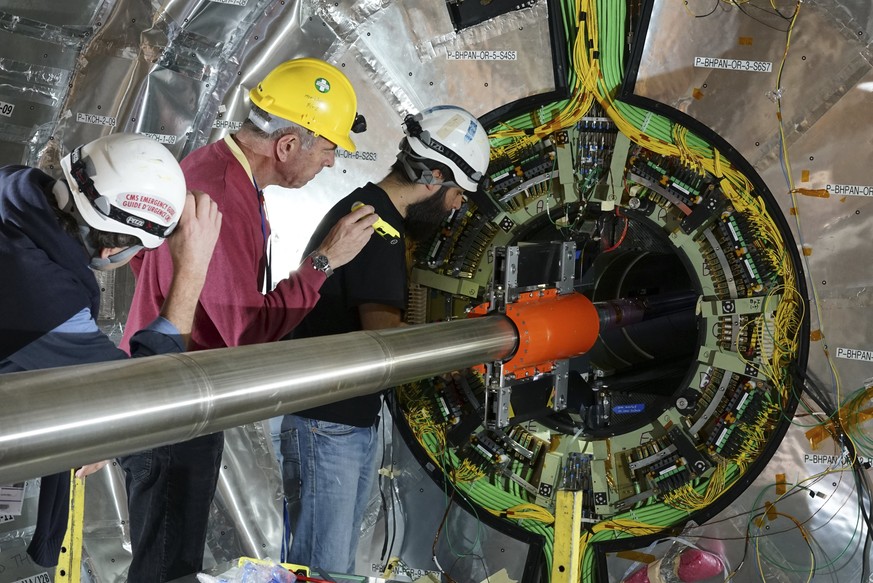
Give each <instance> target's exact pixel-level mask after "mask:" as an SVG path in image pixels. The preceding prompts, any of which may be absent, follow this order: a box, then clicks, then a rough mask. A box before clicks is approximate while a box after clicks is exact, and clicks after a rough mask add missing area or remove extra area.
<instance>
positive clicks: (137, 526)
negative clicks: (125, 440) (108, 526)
mask: <svg viewBox="0 0 873 583" xmlns="http://www.w3.org/2000/svg"><path fill="white" fill-rule="evenodd" d="M223 450H224V433H221V432H219V433H213V434H212V435H205V436H203V437H198V438H196V439H192V440H190V441H185V442H182V443H177V444H174V445H168V446H164V447H159V448H156V449H150V450H147V451H142V452H138V453H135V454H132V455H129V456H124V457H121V458H118V463H119V464H120V465H121V467H122V468H123V469H124V473H125V483H126V485H127V504H128V512H129V514H130V542H131V546H132V552H133V560H132V561H131V564H130V569H129V570H128V572H127V581H128V583H164V582H165V581H169V580H172V579H177V578H179V577H183V576H185V575H190V574H192V573H197V572H198V571H200V570H202V568H203V551H204V546H205V544H206V528H207V526H208V522H209V508H210V506H211V505H212V498H213V497H214V495H215V487H216V485H217V483H218V473H219V470H220V468H221V453H222V451H223Z"/></svg>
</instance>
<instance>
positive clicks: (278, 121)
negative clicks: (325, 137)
mask: <svg viewBox="0 0 873 583" xmlns="http://www.w3.org/2000/svg"><path fill="white" fill-rule="evenodd" d="M243 125H244V126H247V127H248V129H249V130H250V131H252V132H254V133H255V134H257V135H258V136H259V137H261V138H264V139H267V140H277V139H279V138H281V137H282V136H285V135H288V134H294V135H295V136H297V137H298V138H299V139H300V145H301V147H302V148H303V149H304V150H308V149H310V148H311V147H312V146H313V145H315V139H316V137H317V136H316V135H315V134H314V133H313V132H312V131H310V130H308V129H306V128H305V127H303V126H302V125H300V124H296V123H294V122H293V121H289V120H287V119H285V118H281V117H278V116H275V115H272V114H270V113H268V112H266V111H264V110H263V109H261V108H260V107H258V106H257V105H252V110H251V112H249V117H248V119H246V120H245V122H243Z"/></svg>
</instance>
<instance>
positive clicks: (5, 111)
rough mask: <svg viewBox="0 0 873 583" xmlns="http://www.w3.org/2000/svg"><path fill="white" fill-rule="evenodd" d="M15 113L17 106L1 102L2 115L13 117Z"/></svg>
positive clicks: (0, 111) (0, 110)
mask: <svg viewBox="0 0 873 583" xmlns="http://www.w3.org/2000/svg"><path fill="white" fill-rule="evenodd" d="M13 111H15V106H14V105H12V104H11V103H6V102H5V101H0V115H3V116H6V117H12V112H13Z"/></svg>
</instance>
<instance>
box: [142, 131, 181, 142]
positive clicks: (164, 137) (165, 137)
mask: <svg viewBox="0 0 873 583" xmlns="http://www.w3.org/2000/svg"><path fill="white" fill-rule="evenodd" d="M142 135H144V136H146V137H149V138H151V139H153V140H155V141H156V142H160V143H162V144H170V145H172V144H175V143H176V136H173V135H170V134H150V133H148V132H142Z"/></svg>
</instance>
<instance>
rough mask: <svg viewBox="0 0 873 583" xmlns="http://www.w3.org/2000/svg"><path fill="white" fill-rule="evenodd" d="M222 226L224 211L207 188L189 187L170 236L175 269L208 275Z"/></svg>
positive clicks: (202, 275)
mask: <svg viewBox="0 0 873 583" xmlns="http://www.w3.org/2000/svg"><path fill="white" fill-rule="evenodd" d="M220 230H221V212H219V210H218V205H217V204H215V201H214V200H212V199H211V198H210V197H209V195H208V194H206V193H205V192H200V191H198V190H195V191H193V192H192V191H188V196H187V197H186V199H185V208H184V210H183V211H182V216H181V217H180V218H179V224H178V225H176V230H175V231H173V233H172V234H171V235H170V236H169V237H168V238H167V245H169V246H170V255H171V256H172V257H173V266H174V268H175V271H176V273H180V272H184V273H186V275H188V276H191V277H206V270H207V268H208V267H209V261H210V259H212V251H213V250H214V249H215V243H216V241H218V233H219V231H220Z"/></svg>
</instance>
